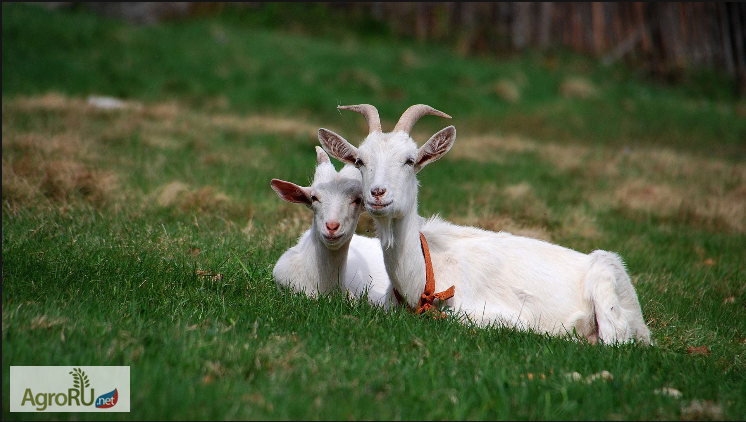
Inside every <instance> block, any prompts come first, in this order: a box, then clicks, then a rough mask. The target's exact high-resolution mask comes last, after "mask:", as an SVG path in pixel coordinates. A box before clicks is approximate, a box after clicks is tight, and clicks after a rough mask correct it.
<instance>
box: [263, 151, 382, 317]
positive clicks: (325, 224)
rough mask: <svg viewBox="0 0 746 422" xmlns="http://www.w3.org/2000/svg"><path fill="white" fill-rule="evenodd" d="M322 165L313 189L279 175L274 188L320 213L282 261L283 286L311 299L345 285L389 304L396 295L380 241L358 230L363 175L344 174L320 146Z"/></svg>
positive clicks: (278, 275) (348, 170)
mask: <svg viewBox="0 0 746 422" xmlns="http://www.w3.org/2000/svg"><path fill="white" fill-rule="evenodd" d="M317 161H318V166H317V168H316V173H315V176H314V181H313V183H312V184H311V186H310V187H301V186H298V185H295V184H293V183H290V182H285V181H282V180H278V179H273V180H272V183H271V186H272V188H273V189H274V190H275V192H277V194H278V195H279V196H280V197H281V198H282V199H284V200H286V201H288V202H293V203H301V204H305V205H306V206H308V207H309V208H311V209H312V210H313V212H314V220H313V224H312V225H311V228H309V229H308V230H306V232H305V233H303V234H302V235H301V236H300V238H299V240H298V243H297V244H296V245H295V246H293V247H291V248H290V249H288V250H287V251H286V252H285V253H284V254H283V255H282V256H281V257H280V259H279V260H278V261H277V264H276V265H275V267H274V270H273V273H272V274H273V276H274V277H275V281H276V283H277V285H278V287H288V288H290V289H291V290H293V291H296V292H303V293H305V294H306V295H308V296H310V297H317V295H318V294H327V293H330V292H332V291H333V290H335V289H342V290H343V291H346V292H348V294H350V295H351V296H352V297H355V298H360V297H362V296H363V295H364V294H365V293H366V292H367V295H368V300H369V301H370V302H371V303H373V304H375V305H379V306H383V307H384V308H388V307H389V306H390V302H391V301H392V300H393V301H394V302H395V301H396V299H395V298H394V296H393V287H392V286H391V282H390V281H389V278H388V275H387V273H386V269H385V267H384V263H383V252H382V250H381V244H380V241H379V240H378V239H373V238H369V237H365V236H359V235H356V234H354V232H355V228H356V226H357V222H358V219H359V218H360V214H361V213H362V211H363V206H362V201H361V189H362V182H361V180H360V173H359V172H358V171H357V170H355V169H354V168H352V167H350V166H345V168H343V169H342V170H341V171H340V172H339V173H337V172H336V170H335V169H334V166H333V165H332V164H331V162H330V161H329V157H328V156H327V155H326V153H325V152H324V151H323V150H322V149H321V148H319V147H317Z"/></svg>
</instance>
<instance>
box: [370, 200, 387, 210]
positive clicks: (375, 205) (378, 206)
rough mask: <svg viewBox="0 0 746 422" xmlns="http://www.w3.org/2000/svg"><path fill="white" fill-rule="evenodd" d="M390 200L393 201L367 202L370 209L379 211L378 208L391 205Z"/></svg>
mask: <svg viewBox="0 0 746 422" xmlns="http://www.w3.org/2000/svg"><path fill="white" fill-rule="evenodd" d="M391 202H393V201H390V202H387V203H385V204H368V206H370V207H371V208H372V209H374V210H376V211H380V210H382V209H384V208H386V207H388V206H389V205H391Z"/></svg>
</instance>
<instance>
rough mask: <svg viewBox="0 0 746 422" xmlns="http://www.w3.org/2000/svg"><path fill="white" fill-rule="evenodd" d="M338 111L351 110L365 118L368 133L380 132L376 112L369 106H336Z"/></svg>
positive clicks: (379, 121)
mask: <svg viewBox="0 0 746 422" xmlns="http://www.w3.org/2000/svg"><path fill="white" fill-rule="evenodd" d="M337 109H339V110H351V111H355V112H358V113H360V114H362V115H363V117H365V120H366V121H367V122H368V133H369V134H370V133H374V132H378V133H380V132H381V118H380V117H378V110H376V108H375V107H373V106H372V105H370V104H358V105H351V106H338V107H337Z"/></svg>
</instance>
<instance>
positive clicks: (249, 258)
mask: <svg viewBox="0 0 746 422" xmlns="http://www.w3.org/2000/svg"><path fill="white" fill-rule="evenodd" d="M2 8H3V14H2V22H3V25H2V31H3V49H2V60H3V72H2V81H3V92H2V96H3V102H2V183H3V184H2V195H3V203H2V225H3V229H2V236H3V243H2V276H3V283H2V286H3V287H2V289H3V295H2V315H3V322H2V341H3V345H2V361H3V384H2V385H3V420H11V419H100V418H102V417H104V418H107V419H161V420H177V419H188V420H193V419H304V420H305V419H386V420H390V419H410V420H411V419H416V420H420V419H425V420H427V419H528V420H537V419H541V420H562V419H564V420H567V419H573V420H574V419H583V420H586V419H594V420H598V419H619V420H639V419H662V420H701V419H705V420H707V419H715V420H718V419H721V420H743V419H744V418H746V399H744V397H746V102H744V100H743V99H739V98H737V97H735V96H734V94H732V89H731V88H732V86H731V85H730V84H729V83H727V82H723V81H722V80H721V79H720V78H718V77H717V76H716V75H692V76H691V77H690V78H689V79H688V80H687V81H688V83H687V84H685V85H680V86H664V85H660V84H656V83H653V82H650V81H647V80H645V79H644V78H643V77H642V76H641V75H637V74H636V73H635V72H634V71H631V70H629V69H625V68H623V67H621V66H618V67H602V66H600V65H598V64H596V63H594V62H593V61H591V60H590V59H587V58H584V57H580V56H576V55H572V54H569V53H566V52H561V51H554V52H547V53H536V52H528V53H526V54H525V55H521V56H514V57H500V58H487V57H476V58H474V57H462V56H460V55H458V54H456V53H454V50H453V49H451V48H448V47H447V46H435V45H420V44H417V43H415V42H411V41H408V40H396V39H392V38H391V37H387V36H383V35H381V36H379V37H376V36H363V35H360V34H358V33H356V32H355V31H354V30H352V29H350V27H344V28H340V31H339V33H337V34H335V33H333V32H329V31H328V30H326V31H322V30H318V31H314V30H312V29H309V28H308V27H307V26H303V25H299V26H298V27H293V28H291V29H292V30H285V29H282V28H276V27H270V26H269V25H267V24H263V23H262V22H263V20H262V19H261V16H259V17H256V16H247V15H245V14H246V13H248V12H245V11H244V12H237V13H227V14H224V15H222V16H217V17H211V18H199V19H197V18H195V19H191V20H186V21H181V22H175V23H167V24H162V25H158V26H152V27H131V26H127V25H125V24H123V23H120V22H117V21H110V20H105V19H102V18H98V17H95V16H93V15H90V14H88V13H86V12H85V11H84V10H76V11H71V12H47V11H44V10H43V9H40V8H37V7H35V6H33V5H27V4H7V3H4V4H3V6H2ZM314 10H315V9H314ZM314 13H316V12H314ZM242 22H244V23H242ZM245 22H251V23H252V24H251V25H248V24H246V23H245ZM335 23H337V24H340V23H343V22H342V21H339V20H337V21H335ZM339 34H341V35H339ZM91 95H96V96H114V97H117V98H119V99H121V100H123V106H122V107H121V108H118V109H113V110H105V109H99V108H96V107H95V106H92V105H91V104H89V102H88V100H87V98H88V97H89V96H91ZM358 103H370V104H374V105H376V106H377V107H378V108H379V110H380V112H381V117H382V120H383V126H384V129H386V128H391V127H393V123H394V122H395V121H396V120H397V119H398V117H399V115H400V114H401V113H402V112H403V111H404V109H406V107H408V106H409V105H411V104H414V103H426V104H429V105H432V106H433V107H435V108H437V109H439V110H442V111H444V112H446V113H448V114H450V115H452V116H453V119H452V120H450V121H448V122H445V121H443V120H442V119H437V118H434V117H427V118H423V119H422V121H421V122H420V123H418V124H417V126H416V127H415V130H414V131H413V135H414V138H415V139H416V140H417V141H419V142H424V141H425V140H426V139H427V137H429V136H430V135H431V134H432V133H434V132H435V131H437V130H438V129H440V128H442V127H444V126H446V125H447V124H454V125H455V126H456V128H457V130H458V138H457V140H456V145H455V146H454V148H453V149H452V150H451V151H450V152H449V153H448V154H447V155H446V156H445V158H443V159H442V160H440V161H438V162H437V163H435V164H433V165H431V166H428V167H427V168H426V169H425V170H423V172H422V173H420V175H419V180H420V183H421V188H420V213H421V214H422V215H431V214H435V213H438V214H440V215H441V216H442V217H444V218H446V219H448V220H450V221H453V222H456V223H459V224H466V225H475V226H479V227H482V228H486V229H490V230H496V231H497V230H505V231H510V232H513V233H515V234H522V235H527V236H532V237H536V238H540V239H545V240H549V241H552V242H555V243H558V244H561V245H563V246H567V247H571V248H574V249H577V250H579V251H582V252H590V251H592V250H594V249H605V250H611V251H615V252H617V253H619V254H620V255H621V256H622V257H623V258H624V260H625V262H626V264H627V266H628V270H629V273H630V275H631V277H632V280H633V283H634V285H635V287H636V289H637V292H638V296H639V299H640V303H641V306H642V310H643V314H644V316H645V318H646V321H647V322H648V324H649V327H650V329H651V331H652V337H653V339H654V341H655V343H656V345H655V346H654V347H649V348H645V347H640V346H636V345H622V346H613V347H612V346H592V345H589V344H585V343H577V342H572V341H567V340H564V339H557V338H550V337H547V336H543V335H536V334H532V333H521V332H514V331H511V330H507V329H501V328H490V329H482V328H475V327H469V326H464V325H460V324H458V323H457V322H455V321H453V320H451V319H444V320H430V319H426V318H419V317H416V316H413V315H412V314H410V313H408V312H406V311H404V310H401V309H398V310H394V311H391V312H388V313H386V312H383V311H381V310H379V309H377V308H374V307H370V306H368V305H367V304H366V303H355V302H351V301H349V300H347V299H346V298H344V297H342V296H341V295H332V296H330V297H324V298H321V299H319V300H311V299H307V298H306V297H304V296H300V295H290V294H287V293H283V292H280V291H278V290H277V288H276V287H275V283H274V280H273V278H272V268H273V266H274V263H275V262H276V260H277V259H278V258H279V256H280V255H281V254H282V253H283V252H284V251H285V250H286V249H287V248H288V247H290V246H292V245H293V244H294V243H295V241H296V239H297V237H298V236H299V235H300V234H301V233H302V232H303V231H304V230H305V229H307V228H308V227H309V225H310V223H311V214H310V211H308V210H307V209H305V208H304V207H301V206H297V205H295V206H294V205H291V204H288V203H286V202H284V201H282V200H280V199H279V198H278V197H277V195H276V194H275V193H274V192H273V191H272V189H271V188H270V186H269V181H270V180H271V179H272V178H281V179H284V180H289V181H293V182H295V183H298V184H306V183H307V182H309V181H310V178H311V177H312V175H313V168H314V164H315V152H314V146H315V145H318V139H317V136H316V133H317V130H318V128H319V127H325V128H328V129H330V130H333V131H335V132H337V133H340V134H342V135H343V136H345V137H346V138H347V139H348V140H350V141H351V142H353V143H355V142H359V140H361V139H362V137H363V136H364V135H365V133H366V132H365V121H364V119H362V117H360V116H359V115H357V114H355V113H349V112H347V113H343V114H340V113H339V112H337V110H336V108H335V107H336V106H337V105H338V104H358ZM335 164H336V165H337V168H340V167H341V165H340V164H339V163H336V162H335ZM358 232H359V233H361V234H367V235H371V236H372V235H374V233H373V228H372V224H371V221H370V219H369V218H368V217H364V218H363V219H362V220H361V224H360V226H359V227H358ZM16 365H129V366H130V368H131V380H132V381H131V387H132V392H133V393H132V398H131V399H132V411H131V412H130V413H122V414H116V413H112V414H106V415H101V414H87V413H81V414H75V415H69V414H65V413H38V414H33V413H10V412H9V393H8V391H9V388H8V385H9V376H10V375H9V369H8V368H9V366H16ZM604 371H607V372H604ZM575 373H577V374H575Z"/></svg>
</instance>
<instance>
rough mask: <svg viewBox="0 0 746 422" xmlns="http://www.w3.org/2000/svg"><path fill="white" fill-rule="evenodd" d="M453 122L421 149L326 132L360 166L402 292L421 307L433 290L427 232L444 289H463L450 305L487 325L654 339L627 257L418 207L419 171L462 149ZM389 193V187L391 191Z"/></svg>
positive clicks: (389, 138) (375, 135)
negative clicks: (459, 221)
mask: <svg viewBox="0 0 746 422" xmlns="http://www.w3.org/2000/svg"><path fill="white" fill-rule="evenodd" d="M455 138H456V130H455V128H453V126H449V127H447V128H445V129H443V130H441V131H440V132H438V133H436V134H435V135H433V137H431V138H430V140H429V141H428V142H427V143H425V144H424V145H423V146H422V147H421V148H419V149H418V148H417V145H416V143H415V142H414V140H413V139H412V138H411V137H410V136H409V134H407V133H406V132H403V131H400V132H393V133H380V132H372V133H370V134H369V135H368V136H367V137H366V139H365V140H364V141H363V142H362V144H361V145H360V147H359V148H355V147H354V146H352V145H351V144H349V142H347V141H346V140H344V139H343V138H342V137H340V136H339V135H337V134H335V133H333V132H331V131H328V130H326V129H320V130H319V140H320V141H321V144H322V145H323V146H324V148H325V149H326V150H327V151H329V152H330V154H331V155H332V156H334V157H336V158H338V159H340V160H342V161H343V162H347V163H350V164H353V163H355V164H356V165H357V166H358V168H359V169H360V172H361V174H362V177H363V195H364V199H365V205H366V209H367V210H368V212H369V213H370V214H371V215H372V216H373V218H374V220H375V222H376V227H377V229H378V236H379V238H380V239H381V242H382V245H383V246H384V251H383V255H384V261H385V263H386V270H387V271H388V274H389V278H390V279H391V283H392V284H393V286H394V288H396V289H397V290H398V291H399V293H401V294H402V295H403V296H404V297H405V298H406V300H407V302H408V304H409V306H410V307H415V306H416V305H417V302H418V300H419V298H420V295H421V294H422V292H423V289H424V286H425V262H424V258H423V255H422V250H421V246H420V240H419V233H420V232H421V233H423V234H424V235H425V237H426V239H427V241H428V244H429V248H430V254H431V258H432V262H433V269H434V273H435V284H436V289H435V291H436V292H440V291H444V290H446V289H447V288H449V287H450V286H455V296H454V297H452V298H451V299H448V300H447V301H446V304H447V305H448V306H450V307H451V308H452V309H453V310H455V311H456V312H457V313H459V314H460V315H461V316H463V317H467V318H468V319H470V320H471V321H473V322H475V323H477V324H480V325H489V324H500V325H506V326H511V327H515V328H517V329H521V330H528V329H531V330H535V331H538V332H545V333H550V334H553V335H565V334H568V333H569V334H572V333H573V332H575V333H576V334H577V335H579V336H580V337H583V338H586V339H588V340H589V341H591V342H595V341H596V340H597V339H599V338H600V339H601V340H602V341H603V342H604V343H615V342H626V341H635V340H636V341H640V342H642V343H644V344H649V343H650V332H649V330H648V328H647V326H646V325H645V322H644V320H643V316H642V311H641V309H640V304H639V303H638V300H637V295H636V293H635V290H634V287H633V286H632V283H631V282H630V279H629V276H628V275H627V272H626V271H625V268H624V264H623V263H622V261H621V259H620V258H619V256H618V255H616V254H614V253H611V252H606V251H600V250H599V251H594V252H592V253H590V254H584V253H580V252H577V251H574V250H571V249H567V248H564V247H562V246H558V245H554V244H551V243H548V242H544V241H541V240H536V239H532V238H527V237H521V236H514V235H512V234H509V233H505V232H491V231H486V230H482V229H478V228H474V227H464V226H457V225H454V224H451V223H448V222H446V221H443V220H442V219H440V218H438V217H437V216H436V217H432V218H430V219H427V220H426V219H425V218H423V217H421V216H420V215H419V214H418V212H417V190H418V182H417V179H416V173H417V172H419V171H420V170H421V169H422V168H423V167H424V166H426V165H427V164H429V163H431V162H433V161H435V160H437V159H438V158H440V157H442V156H443V154H445V153H446V152H448V150H449V149H450V148H451V146H452V145H453V142H454V141H455ZM382 192H384V193H382Z"/></svg>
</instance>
